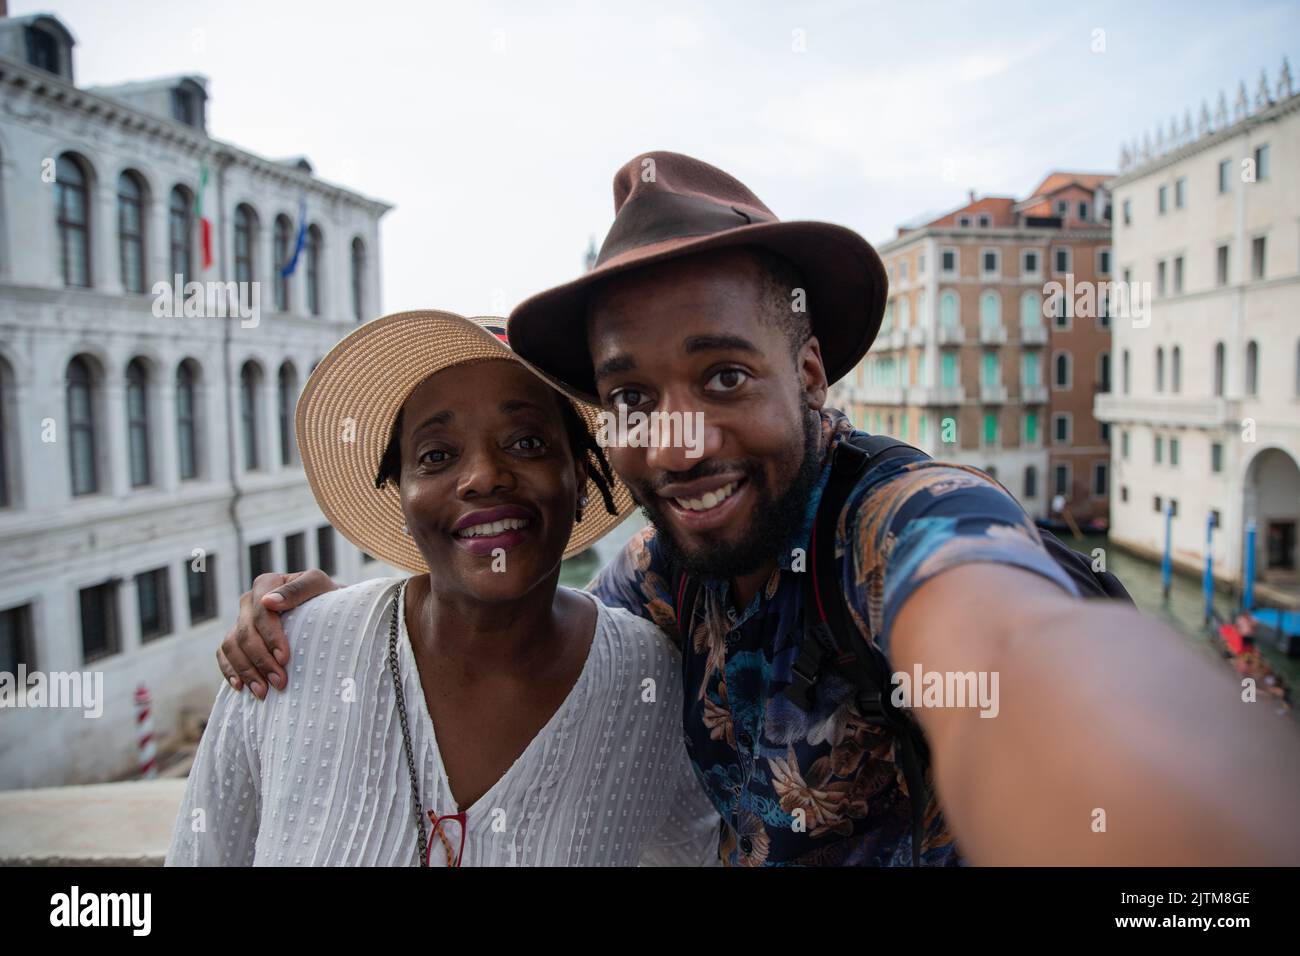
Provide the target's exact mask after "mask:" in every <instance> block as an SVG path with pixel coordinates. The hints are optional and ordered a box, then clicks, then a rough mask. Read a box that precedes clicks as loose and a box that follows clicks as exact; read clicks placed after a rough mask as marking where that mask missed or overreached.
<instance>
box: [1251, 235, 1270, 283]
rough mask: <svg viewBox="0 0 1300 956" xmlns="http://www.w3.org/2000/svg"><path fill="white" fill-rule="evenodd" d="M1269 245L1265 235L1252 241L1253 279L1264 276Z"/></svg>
mask: <svg viewBox="0 0 1300 956" xmlns="http://www.w3.org/2000/svg"><path fill="white" fill-rule="evenodd" d="M1266 252H1267V247H1266V245H1265V242H1264V237H1263V236H1256V237H1255V238H1254V239H1252V240H1251V241H1250V275H1251V278H1252V279H1262V278H1264V257H1265V253H1266Z"/></svg>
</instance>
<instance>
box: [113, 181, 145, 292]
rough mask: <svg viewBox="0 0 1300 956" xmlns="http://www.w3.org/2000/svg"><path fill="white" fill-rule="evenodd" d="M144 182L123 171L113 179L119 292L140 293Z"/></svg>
mask: <svg viewBox="0 0 1300 956" xmlns="http://www.w3.org/2000/svg"><path fill="white" fill-rule="evenodd" d="M144 196H145V192H144V182H143V180H141V179H140V175H139V174H138V173H136V172H133V171H132V170H129V169H128V170H127V171H126V172H124V173H123V174H122V175H121V176H119V177H117V257H118V264H119V265H120V267H121V272H122V288H123V289H124V290H125V291H127V292H135V293H137V294H139V293H143V292H144V224H145V215H144Z"/></svg>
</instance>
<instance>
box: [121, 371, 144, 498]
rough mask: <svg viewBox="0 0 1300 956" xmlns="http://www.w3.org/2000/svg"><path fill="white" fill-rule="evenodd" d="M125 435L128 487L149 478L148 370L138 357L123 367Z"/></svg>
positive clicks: (133, 486)
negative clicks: (124, 371) (127, 455)
mask: <svg viewBox="0 0 1300 956" xmlns="http://www.w3.org/2000/svg"><path fill="white" fill-rule="evenodd" d="M126 437H127V448H128V451H129V457H128V461H129V463H130V466H131V487H132V488H139V487H141V486H142V485H147V484H149V482H150V468H149V370H148V368H147V367H146V366H145V364H144V362H143V361H141V360H140V359H138V358H137V359H132V360H131V363H130V364H129V365H127V367H126Z"/></svg>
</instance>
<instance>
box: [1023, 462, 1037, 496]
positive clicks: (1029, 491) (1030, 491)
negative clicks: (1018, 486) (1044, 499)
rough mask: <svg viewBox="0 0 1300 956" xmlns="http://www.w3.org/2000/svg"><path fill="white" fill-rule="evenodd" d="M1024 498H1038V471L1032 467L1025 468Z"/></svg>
mask: <svg viewBox="0 0 1300 956" xmlns="http://www.w3.org/2000/svg"><path fill="white" fill-rule="evenodd" d="M1025 497H1026V498H1037V497H1038V469H1037V468H1035V467H1034V466H1033V465H1026V466H1025Z"/></svg>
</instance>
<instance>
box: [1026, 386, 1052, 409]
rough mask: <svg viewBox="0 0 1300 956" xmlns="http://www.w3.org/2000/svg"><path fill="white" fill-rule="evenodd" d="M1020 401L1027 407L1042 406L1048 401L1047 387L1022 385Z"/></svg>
mask: <svg viewBox="0 0 1300 956" xmlns="http://www.w3.org/2000/svg"><path fill="white" fill-rule="evenodd" d="M1020 400H1021V401H1022V402H1024V403H1025V404H1026V405H1042V404H1044V403H1045V402H1046V401H1047V386H1046V385H1042V384H1038V385H1021V386H1020Z"/></svg>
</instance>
